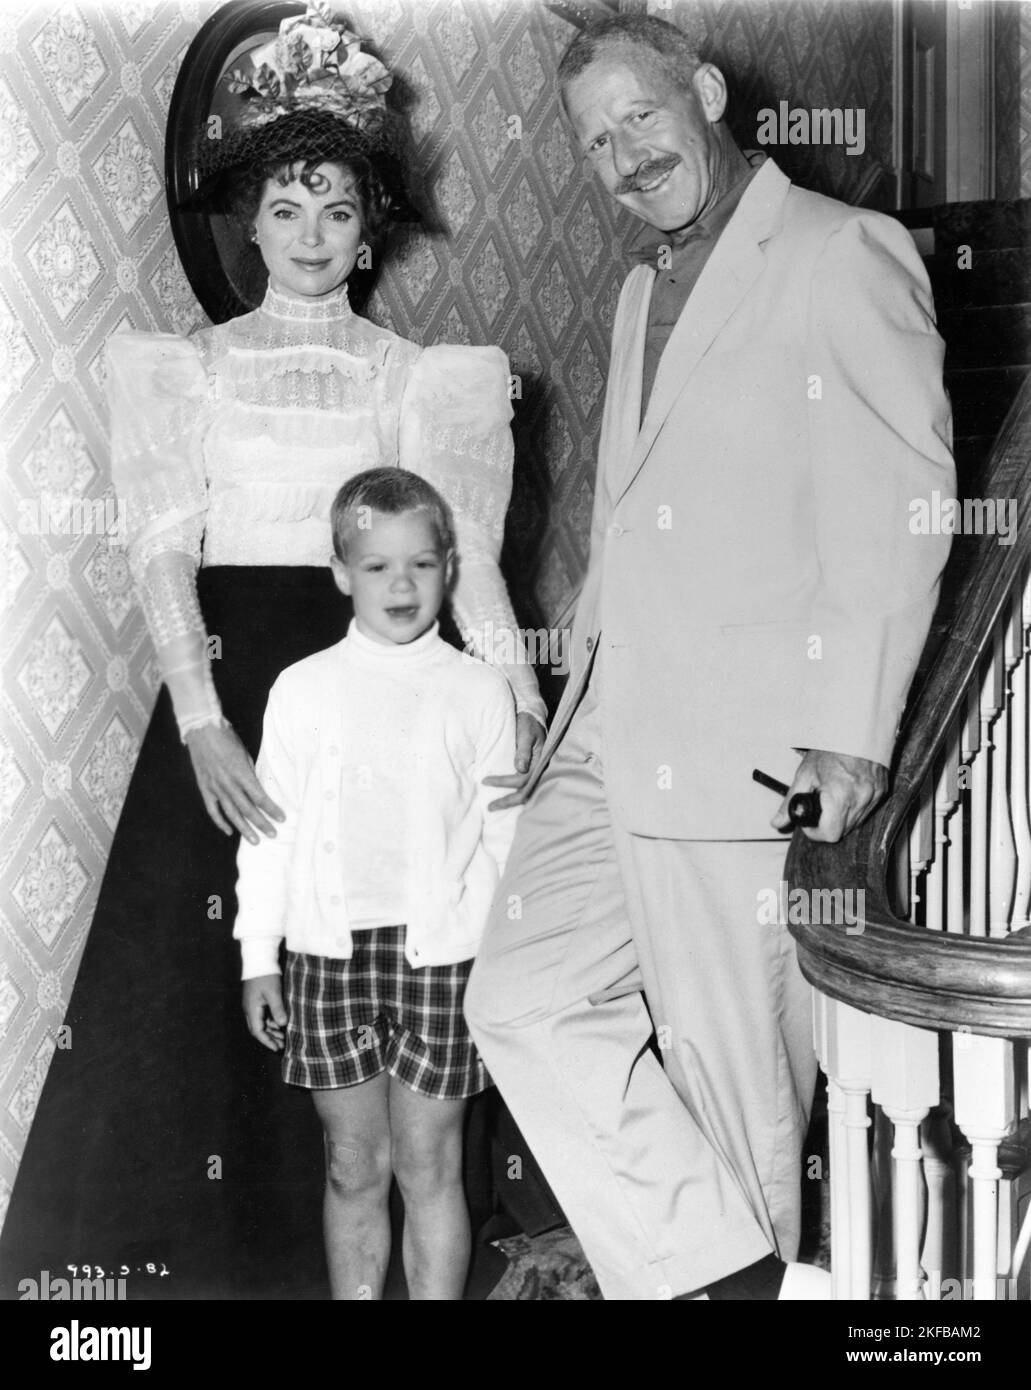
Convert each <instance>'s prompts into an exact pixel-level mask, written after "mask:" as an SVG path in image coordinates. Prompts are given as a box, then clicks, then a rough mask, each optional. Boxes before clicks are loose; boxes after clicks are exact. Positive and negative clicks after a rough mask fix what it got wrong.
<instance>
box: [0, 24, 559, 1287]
mask: <svg viewBox="0 0 1031 1390" xmlns="http://www.w3.org/2000/svg"><path fill="white" fill-rule="evenodd" d="M252 78H253V80H252V81H251V82H250V85H249V86H248V82H247V79H246V78H245V77H244V76H243V75H241V74H234V79H235V80H236V85H237V90H240V89H241V88H247V90H248V91H249V92H250V94H251V98H252V101H253V108H254V109H253V111H252V113H251V116H250V119H249V120H248V121H247V122H246V123H245V124H242V126H241V129H240V130H239V131H238V132H237V133H236V134H234V135H233V136H232V137H231V138H229V139H227V140H226V141H224V142H221V143H220V144H219V146H218V147H217V148H216V149H215V150H214V151H213V152H210V153H209V158H208V169H207V177H206V180H205V183H204V185H203V186H202V187H203V193H204V196H205V197H207V198H208V199H209V200H210V202H211V204H212V205H213V206H219V207H223V208H228V209H230V210H231V211H233V212H234V213H235V214H236V215H237V216H241V217H243V218H245V219H246V221H247V224H248V226H249V227H250V228H251V236H252V239H253V242H254V244H255V246H256V247H257V249H258V251H259V252H260V254H261V256H262V258H263V259H264V262H265V265H266V267H267V269H268V273H269V283H268V291H267V293H266V295H265V299H264V301H263V303H262V305H261V307H260V308H259V309H257V310H256V311H255V312H253V313H250V314H245V315H243V316H242V317H241V318H238V319H235V320H232V321H230V322H229V323H226V324H221V325H218V326H215V327H212V328H208V329H203V330H201V331H200V332H198V333H196V334H194V335H193V336H192V337H191V338H188V339H184V338H178V337H176V336H173V335H166V334H156V333H141V334H136V333H134V334H125V335H121V336H118V337H116V338H115V339H113V340H112V342H111V344H110V346H109V353H108V379H109V395H110V403H111V419H112V472H113V476H114V480H115V484H116V487H117V490H118V492H119V495H120V496H121V497H122V498H124V500H125V502H126V506H127V510H128V515H129V525H130V532H131V538H130V558H131V562H132V565H133V570H134V574H135V577H136V580H137V583H138V587H139V590H140V594H141V599H142V602H143V606H144V610H145V613H146V617H147V622H148V626H149V628H150V631H151V634H152V636H153V639H154V644H155V647H156V650H157V656H158V660H159V663H160V667H161V672H162V675H163V678H164V689H163V690H162V692H161V694H160V696H159V699H158V702H157V707H156V709H155V713H154V716H153V720H152V722H151V725H150V728H149V730H148V733H147V736H146V739H145V741H144V744H143V748H142V750H141V753H140V758H139V762H138V765H137V769H136V773H135V776H134V778H133V781H132V784H131V786H130V789H129V793H128V796H127V799H126V802H125V806H124V808H123V813H122V817H121V821H120V824H119V827H118V831H117V834H116V837H115V841H114V844H113V846H112V851H111V857H110V860H109V866H108V872H107V874H106V876H105V880H104V884H103V887H102V890H101V894H100V898H99V902H98V906H97V910H96V914H95V917H94V922H93V927H92V930H91V934H90V938H89V942H88V944H87V947H86V950H85V953H84V956H83V962H82V966H81V968H80V973H79V978H78V980H77V983H76V987H75V992H74V995H73V998H72V1002H71V1006H70V1009H69V1013H68V1016H67V1019H66V1023H67V1024H68V1026H69V1027H70V1030H71V1033H70V1040H71V1047H70V1048H69V1049H67V1050H62V1051H59V1052H58V1053H57V1054H56V1056H55V1060H54V1064H53V1066H52V1068H51V1074H50V1076H49V1078H48V1081H47V1085H46V1087H45V1089H44V1093H43V1096H42V1100H41V1104H40V1107H39V1110H38V1113H37V1117H36V1120H35V1123H34V1126H33V1129H32V1132H31V1134H30V1138H29V1143H28V1146H27V1148H26V1152H25V1156H24V1159H23V1163H22V1170H21V1173H20V1175H19V1179H18V1183H17V1186H16V1188H15V1194H14V1199H13V1201H12V1206H11V1210H10V1213H9V1217H8V1222H7V1225H6V1227H5V1231H4V1240H3V1246H4V1250H3V1253H4V1270H5V1279H6V1280H8V1281H11V1282H12V1284H13V1283H15V1282H16V1281H17V1280H18V1279H19V1278H22V1277H26V1276H28V1275H38V1272H39V1271H40V1270H41V1269H44V1268H47V1269H50V1270H52V1271H55V1272H59V1273H64V1271H65V1267H66V1266H69V1265H71V1266H74V1267H76V1268H77V1269H78V1270H79V1272H80V1273H81V1272H82V1267H83V1266H88V1267H89V1269H90V1271H91V1272H96V1269H97V1267H99V1268H100V1269H102V1270H103V1272H104V1275H105V1276H107V1277H115V1278H118V1277H124V1278H126V1281H127V1293H128V1296H129V1297H130V1298H148V1297H156V1298H163V1299H168V1298H176V1297H188V1298H201V1297H257V1296H263V1295H264V1296H276V1295H284V1294H285V1295H287V1296H293V1297H298V1296H300V1297H304V1296H314V1295H316V1294H317V1292H318V1291H319V1290H320V1287H321V1273H320V1267H319V1253H318V1252H319V1249H320V1237H319V1210H320V1196H321V1188H322V1162H321V1143H320V1134H319V1129H318V1125H317V1123H316V1122H315V1120H314V1117H313V1114H312V1113H310V1112H311V1107H310V1105H309V1104H307V1102H306V1098H305V1097H304V1096H303V1095H301V1094H300V1093H299V1092H295V1091H293V1090H292V1089H291V1088H288V1087H286V1086H284V1085H283V1084H282V1082H281V1080H280V1078H279V1074H278V1066H277V1063H276V1060H275V1058H274V1057H272V1056H270V1055H269V1054H263V1053H262V1052H261V1050H260V1049H257V1048H254V1047H253V1044H252V1043H251V1042H250V1039H249V1038H248V1035H247V1031H246V1028H245V1026H244V1023H243V1020H242V1018H241V1016H240V1010H239V1002H238V997H239V979H238V976H239V969H238V961H237V952H236V949H235V945H234V942H233V941H232V938H231V931H232V920H233V915H234V911H235V897H234V888H233V885H234V880H235V850H236V841H235V832H237V831H238V832H240V833H241V834H242V835H244V836H246V838H247V839H248V840H250V841H251V842H252V843H256V842H257V841H258V838H259V836H260V835H267V834H272V833H274V830H275V822H276V821H277V819H280V818H281V812H280V810H279V808H278V807H277V806H276V805H275V803H274V802H273V801H272V800H271V798H270V797H268V796H267V795H266V794H265V792H264V791H263V790H262V788H261V786H260V784H259V783H258V781H257V779H256V777H255V774H254V767H253V761H252V759H253V757H254V755H255V753H256V750H257V747H258V744H259V741H260V733H261V719H262V714H263V711H264V706H265V701H266V697H267V694H268V690H269V687H270V685H271V683H272V681H273V680H274V679H275V677H276V676H277V675H278V673H279V672H280V670H282V668H283V667H284V666H286V665H288V664H290V663H292V662H294V661H297V660H300V659H301V658H302V657H304V656H307V655H309V654H310V653H312V652H313V651H316V650H318V649H320V648H323V647H326V646H329V645H331V644H332V643H333V642H335V641H336V640H338V639H339V637H340V636H341V634H342V633H343V631H344V629H345V627H346V623H347V620H348V617H349V613H348V612H347V611H346V610H345V608H344V607H343V601H342V600H341V599H340V597H339V596H338V594H337V592H336V590H335V588H334V585H333V582H332V578H331V575H330V571H329V569H328V564H327V561H328V556H329V553H330V536H329V521H328V513H329V504H330V501H331V499H332V497H333V494H334V493H335V491H336V489H337V488H338V487H339V486H340V484H341V483H342V482H343V481H345V479H346V478H347V477H349V476H351V475H352V474H354V473H357V472H359V471H361V470H363V469H366V468H369V467H372V466H374V465H377V464H395V465H400V466H401V467H404V468H408V469H410V470H411V471H413V472H417V473H420V474H422V475H423V476H424V477H426V478H427V479H428V480H429V481H431V482H432V483H434V485H435V486H437V487H438V489H439V490H440V491H441V492H442V493H443V495H444V496H445V497H446V498H447V500H448V501H449V503H450V504H451V507H452V510H453V513H454V519H455V524H456V531H457V535H458V542H459V551H460V574H459V578H458V582H457V585H456V588H455V591H454V603H453V606H454V612H455V617H456V619H457V621H458V625H459V627H460V628H461V629H462V632H463V634H464V635H465V636H466V638H467V640H470V641H472V643H473V645H474V646H475V644H476V636H477V633H482V632H483V631H484V630H485V624H486V623H487V622H491V623H493V624H494V625H495V627H512V626H514V619H513V617H512V612H511V607H510V605H509V602H508V598H507V594H506V592H505V587H504V582H503V580H502V579H501V576H500V572H499V570H498V567H497V558H498V553H499V549H500V542H501V536H502V529H503V524H504V516H505V510H506V507H507V503H508V494H509V487H510V468H511V437H510V433H509V429H508V420H509V418H510V415H511V408H510V406H509V404H508V399H507V389H506V387H507V364H506V362H505V359H504V355H503V354H502V353H501V352H500V351H499V350H498V349H495V348H460V347H434V348H427V349H425V350H423V349H421V348H419V347H417V346H416V345H415V344H413V343H409V342H406V341H405V340H403V339H401V338H399V337H397V336H396V335H395V334H393V333H390V332H388V331H386V330H384V329H380V328H377V327H375V326H374V325H373V324H371V323H369V322H368V321H367V320H365V319H362V318H360V317H358V316H357V315H356V314H355V313H354V312H353V311H352V309H351V307H350V304H349V302H348V293H347V278H348V276H349V275H350V273H351V271H352V270H353V269H354V267H355V265H356V263H357V262H358V259H359V255H360V253H361V251H362V249H363V248H364V247H366V246H371V248H372V250H373V254H375V253H376V250H377V248H378V245H379V244H380V243H381V241H382V238H383V234H384V233H385V231H386V230H387V227H388V225H389V222H390V220H391V214H392V212H396V210H397V208H398V206H399V197H398V189H397V184H396V169H397V163H396V160H395V157H394V153H393V151H394V148H395V146H394V144H393V142H392V140H391V137H390V126H389V118H388V116H387V113H386V110H385V107H384V104H383V98H382V93H383V90H384V89H385V87H386V86H388V85H389V74H388V73H387V72H386V70H385V69H383V68H382V66H381V65H380V64H378V63H377V62H376V61H375V60H374V59H372V58H371V57H369V55H367V54H362V53H361V52H360V48H359V46H358V41H357V39H355V37H354V36H353V35H350V34H347V33H346V32H344V31H342V30H340V29H339V28H338V27H337V26H334V25H330V24H328V23H327V22H326V20H325V19H324V18H323V17H322V16H321V15H319V14H317V13H312V12H309V14H308V15H307V16H305V17H304V18H303V20H300V21H298V20H288V21H285V23H284V26H283V32H282V33H281V36H280V40H279V41H278V43H277V45H274V46H270V49H269V50H267V51H266V52H264V53H262V54H260V55H257V61H256V62H255V72H254V74H253V75H252ZM504 669H505V671H506V675H508V676H509V678H510V681H511V683H512V686H513V690H514V693H515V696H516V707H517V712H518V727H519V735H518V757H517V759H516V765H517V768H518V767H519V766H520V765H521V766H522V767H523V768H525V767H526V766H528V764H529V761H530V758H531V757H532V755H533V752H534V751H535V749H536V747H538V746H539V744H540V742H541V741H542V737H543V729H542V719H543V712H544V711H543V704H542V702H541V700H540V697H539V695H538V693H537V689H536V683H535V681H534V678H533V674H532V668H530V667H529V666H528V665H526V664H525V663H521V664H519V665H517V666H514V667H512V668H511V669H508V668H504ZM182 745H185V748H184V747H183V746H182ZM212 823H213V824H212ZM216 827H217V829H216ZM219 832H222V833H221V834H220V833H219ZM255 1054H258V1055H255Z"/></svg>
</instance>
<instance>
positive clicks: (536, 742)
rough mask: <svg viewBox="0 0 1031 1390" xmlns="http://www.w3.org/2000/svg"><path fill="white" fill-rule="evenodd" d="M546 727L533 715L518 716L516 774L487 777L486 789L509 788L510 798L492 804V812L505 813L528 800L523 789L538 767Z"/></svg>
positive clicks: (485, 781)
mask: <svg viewBox="0 0 1031 1390" xmlns="http://www.w3.org/2000/svg"><path fill="white" fill-rule="evenodd" d="M544 738H545V734H544V725H543V724H542V723H541V721H540V720H539V719H536V718H534V716H533V715H532V714H525V713H524V714H517V715H516V754H515V768H516V770H515V772H514V773H512V774H511V775H509V776H508V777H485V778H484V779H483V785H484V786H485V787H509V788H511V789H512V793H511V795H510V796H502V797H499V798H498V800H497V801H492V802H491V803H490V810H492V811H505V810H507V809H508V808H509V807H510V806H521V805H522V804H523V802H524V801H525V800H526V797H525V796H523V795H522V789H523V787H524V786H525V785H526V783H527V782H528V781H529V778H530V773H531V772H532V771H533V770H534V768H535V767H536V765H537V763H538V761H539V760H540V756H541V749H542V748H543V747H544Z"/></svg>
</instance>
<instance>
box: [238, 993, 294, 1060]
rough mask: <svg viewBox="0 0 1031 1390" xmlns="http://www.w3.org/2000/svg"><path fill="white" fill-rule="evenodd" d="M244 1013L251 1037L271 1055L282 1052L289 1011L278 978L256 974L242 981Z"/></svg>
mask: <svg viewBox="0 0 1031 1390" xmlns="http://www.w3.org/2000/svg"><path fill="white" fill-rule="evenodd" d="M243 1012H244V1017H245V1018H246V1019H247V1027H248V1029H249V1031H250V1034H251V1036H252V1037H254V1038H257V1039H258V1042H260V1043H261V1045H262V1047H267V1048H268V1050H269V1051H270V1052H282V1050H283V1029H284V1028H285V1027H286V1009H285V1008H284V1007H283V981H282V979H281V977H280V976H279V975H256V976H255V977H254V979H253V980H244V982H243Z"/></svg>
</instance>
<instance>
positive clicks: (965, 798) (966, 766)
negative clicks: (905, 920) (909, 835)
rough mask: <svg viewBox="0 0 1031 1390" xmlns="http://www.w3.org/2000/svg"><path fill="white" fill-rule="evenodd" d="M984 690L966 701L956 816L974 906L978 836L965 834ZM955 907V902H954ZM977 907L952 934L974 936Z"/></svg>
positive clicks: (976, 688) (974, 692) (975, 686)
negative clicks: (959, 796)
mask: <svg viewBox="0 0 1031 1390" xmlns="http://www.w3.org/2000/svg"><path fill="white" fill-rule="evenodd" d="M980 704H981V701H980V687H979V685H978V683H976V682H973V683H971V685H970V687H969V689H968V690H967V693H966V697H965V700H964V706H963V708H964V715H963V721H962V724H961V726H960V745H959V747H960V752H959V757H960V787H961V791H962V793H963V794H962V796H961V798H960V804H959V810H958V811H957V813H956V820H957V822H958V824H957V827H956V830H955V832H954V833H955V834H956V835H957V836H960V837H961V839H960V843H961V844H962V845H963V867H964V875H965V877H966V879H967V881H968V882H969V885H970V903H971V904H973V902H974V896H975V893H976V891H977V884H976V883H975V882H974V848H973V847H974V840H975V836H974V835H973V834H972V833H971V834H969V835H968V834H965V833H964V832H965V829H966V827H965V826H964V824H963V822H964V821H967V822H968V823H969V825H970V828H971V830H972V827H973V820H972V816H973V807H974V793H973V786H974V761H975V759H976V758H977V755H978V753H979V752H980V749H981V710H980ZM984 882H985V881H984V879H983V878H982V880H981V891H982V893H984V892H985V891H986V889H985V888H984ZM950 906H951V902H950ZM973 915H974V914H973V907H972V906H971V907H970V908H969V909H968V907H967V905H966V904H964V905H963V909H962V911H961V912H960V913H959V915H958V916H957V918H956V922H957V924H958V925H957V926H955V927H953V926H952V925H951V924H950V930H951V931H957V932H962V933H964V934H966V933H970V934H971V935H972V934H973V928H972V925H971V924H972V922H973Z"/></svg>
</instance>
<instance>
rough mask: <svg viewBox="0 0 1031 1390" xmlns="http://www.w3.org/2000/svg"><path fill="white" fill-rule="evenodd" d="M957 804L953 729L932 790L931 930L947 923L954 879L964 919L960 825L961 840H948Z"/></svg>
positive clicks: (956, 744)
mask: <svg viewBox="0 0 1031 1390" xmlns="http://www.w3.org/2000/svg"><path fill="white" fill-rule="evenodd" d="M959 804H960V795H959V737H958V734H957V733H956V731H955V730H953V732H952V733H951V734H950V736H949V740H948V743H947V744H946V745H945V752H944V754H943V756H942V759H941V767H940V769H939V772H938V780H937V782H936V783H935V790H934V859H933V862H932V864H931V872H930V874H929V876H928V881H927V918H926V922H925V925H926V926H927V927H928V928H929V930H931V931H941V930H942V929H943V928H944V927H945V925H946V924H947V923H948V925H949V929H950V930H953V931H954V930H955V928H954V927H953V926H952V923H951V922H950V920H949V918H950V913H951V911H952V907H953V904H952V893H953V879H954V878H955V879H956V880H957V882H958V884H959V894H960V896H959V915H960V921H961V922H962V916H963V840H962V823H961V828H960V839H959V841H958V843H957V844H956V846H955V850H953V847H952V845H951V841H950V838H949V824H948V823H949V817H950V816H951V815H953V813H954V812H955V811H956V809H957V808H958V806H959Z"/></svg>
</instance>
